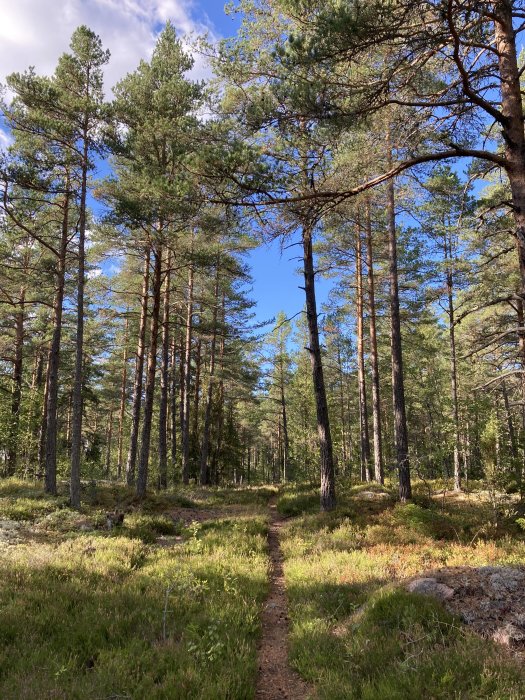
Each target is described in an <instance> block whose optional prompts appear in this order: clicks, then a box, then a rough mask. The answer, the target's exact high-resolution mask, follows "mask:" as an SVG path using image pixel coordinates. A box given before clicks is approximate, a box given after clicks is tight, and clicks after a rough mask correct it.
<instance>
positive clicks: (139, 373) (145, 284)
mask: <svg viewBox="0 0 525 700" xmlns="http://www.w3.org/2000/svg"><path fill="white" fill-rule="evenodd" d="M150 255H151V249H150V246H149V244H148V245H147V246H146V251H145V254H144V270H143V273H142V295H141V309H140V321H139V332H138V341H137V358H136V361H135V381H134V384H133V398H132V401H131V430H130V436H129V450H128V459H127V462H126V481H127V484H128V486H133V485H134V483H135V467H136V463H137V446H138V440H139V423H140V407H141V403H142V382H143V374H144V354H145V346H146V323H147V318H148V297H149V272H150Z"/></svg>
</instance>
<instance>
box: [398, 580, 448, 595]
mask: <svg viewBox="0 0 525 700" xmlns="http://www.w3.org/2000/svg"><path fill="white" fill-rule="evenodd" d="M407 590H408V591H410V593H420V594H421V595H429V596H432V597H433V598H437V599H438V600H450V598H452V596H453V595H454V593H455V591H454V589H453V588H450V587H449V586H446V585H445V584H444V583H439V582H438V580H437V579H435V578H418V579H415V581H411V582H410V583H409V584H408V586H407Z"/></svg>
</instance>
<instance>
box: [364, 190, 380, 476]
mask: <svg viewBox="0 0 525 700" xmlns="http://www.w3.org/2000/svg"><path fill="white" fill-rule="evenodd" d="M366 257H367V267H368V303H369V306H370V365H371V371H372V421H373V422H372V429H373V433H374V435H373V438H374V477H375V480H376V481H377V482H378V483H379V484H383V483H384V471H383V446H382V441H381V393H380V386H381V385H380V379H379V354H378V351H377V326H376V299H375V281H374V252H373V241H372V219H371V214H370V200H369V199H367V201H366Z"/></svg>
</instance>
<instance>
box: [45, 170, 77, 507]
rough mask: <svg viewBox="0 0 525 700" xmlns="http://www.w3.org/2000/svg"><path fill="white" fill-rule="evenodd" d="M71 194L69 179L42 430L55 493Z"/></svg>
mask: <svg viewBox="0 0 525 700" xmlns="http://www.w3.org/2000/svg"><path fill="white" fill-rule="evenodd" d="M70 197H71V193H70V191H69V179H68V180H67V182H66V194H65V195H64V205H63V214H62V232H61V237H60V249H59V256H58V262H57V271H56V292H55V300H54V304H53V306H54V309H53V337H52V340H51V346H50V348H49V359H48V370H47V371H48V380H47V388H46V390H47V397H46V398H47V409H46V430H45V445H46V446H45V455H46V473H45V490H46V492H47V493H50V494H52V495H53V496H56V493H57V408H58V370H59V364H60V342H61V337H62V313H63V304H64V287H65V274H66V253H67V242H68V235H69V205H70Z"/></svg>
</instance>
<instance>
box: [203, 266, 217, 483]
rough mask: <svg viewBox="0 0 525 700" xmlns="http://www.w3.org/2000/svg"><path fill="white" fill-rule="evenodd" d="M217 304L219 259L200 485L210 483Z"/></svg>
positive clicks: (214, 294)
mask: <svg viewBox="0 0 525 700" xmlns="http://www.w3.org/2000/svg"><path fill="white" fill-rule="evenodd" d="M218 305H219V260H217V267H216V270H215V289H214V292H213V315H212V336H211V343H210V368H209V372H208V389H207V392H206V408H205V411H204V426H203V430H202V447H201V455H200V481H201V484H202V485H206V484H209V483H210V469H209V465H208V453H209V447H210V426H211V409H212V400H213V385H214V379H215V348H216V344H217V315H218V314H217V307H218Z"/></svg>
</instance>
